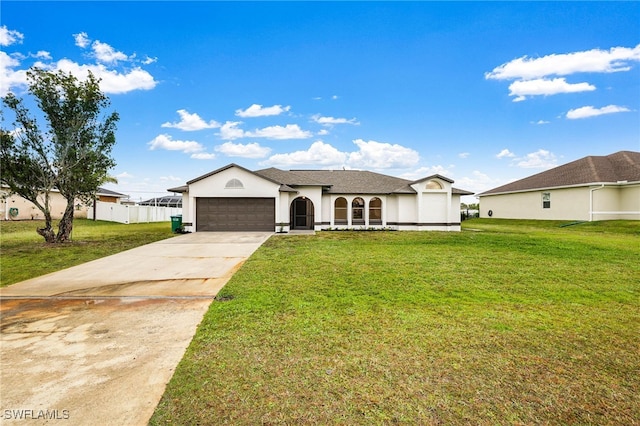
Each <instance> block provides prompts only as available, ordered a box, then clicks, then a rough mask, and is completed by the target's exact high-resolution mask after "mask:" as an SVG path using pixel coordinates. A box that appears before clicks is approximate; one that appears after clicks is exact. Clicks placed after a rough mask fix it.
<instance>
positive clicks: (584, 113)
mask: <svg viewBox="0 0 640 426" xmlns="http://www.w3.org/2000/svg"><path fill="white" fill-rule="evenodd" d="M629 111H631V110H630V109H629V108H627V107H622V106H617V105H608V106H605V107H602V108H594V107H593V106H583V107H581V108H576V109H572V110H570V111H569V112H567V118H568V119H570V120H575V119H579V118H589V117H596V116H598V115H604V114H615V113H618V112H629Z"/></svg>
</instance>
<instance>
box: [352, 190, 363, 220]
mask: <svg viewBox="0 0 640 426" xmlns="http://www.w3.org/2000/svg"><path fill="white" fill-rule="evenodd" d="M351 223H352V224H354V225H364V200H363V199H362V198H360V197H356V198H354V199H353V201H352V202H351Z"/></svg>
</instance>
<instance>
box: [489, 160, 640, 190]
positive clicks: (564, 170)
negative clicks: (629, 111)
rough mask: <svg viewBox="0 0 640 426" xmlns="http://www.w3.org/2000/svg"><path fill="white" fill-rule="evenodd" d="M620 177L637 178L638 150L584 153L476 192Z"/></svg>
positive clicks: (618, 179) (639, 172)
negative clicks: (591, 154) (605, 153)
mask: <svg viewBox="0 0 640 426" xmlns="http://www.w3.org/2000/svg"><path fill="white" fill-rule="evenodd" d="M623 181H629V182H638V181H640V152H635V151H619V152H616V153H614V154H610V155H606V156H588V157H584V158H581V159H579V160H576V161H572V162H570V163H567V164H564V165H562V166H558V167H555V168H553V169H550V170H547V171H544V172H541V173H538V174H535V175H533V176H529V177H526V178H524V179H520V180H517V181H515V182H511V183H508V184H506V185H502V186H499V187H497V188H493V189H490V190H489V191H486V192H483V193H481V194H479V195H491V194H500V193H507V192H521V191H531V190H536V189H545V188H554V187H563V186H576V185H586V184H591V183H617V182H623Z"/></svg>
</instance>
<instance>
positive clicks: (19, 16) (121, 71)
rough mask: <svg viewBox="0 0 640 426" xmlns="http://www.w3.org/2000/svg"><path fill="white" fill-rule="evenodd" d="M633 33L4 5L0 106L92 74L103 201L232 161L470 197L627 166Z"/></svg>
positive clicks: (337, 12) (327, 13) (423, 5)
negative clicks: (102, 157) (103, 102)
mask: <svg viewBox="0 0 640 426" xmlns="http://www.w3.org/2000/svg"><path fill="white" fill-rule="evenodd" d="M638 22H640V3H639V2H584V3H582V2H551V3H547V2H513V3H512V2H257V3H253V2H205V1H199V2H172V1H164V2H150V1H142V2H128V1H120V2H93V1H91V2H80V1H74V2H55V1H47V2H30V1H18V2H13V1H6V0H3V1H2V3H1V4H0V95H5V94H6V93H7V92H8V91H11V92H13V93H16V94H18V95H19V96H24V95H25V88H26V86H25V71H26V70H27V69H28V68H29V67H31V66H34V65H38V66H40V67H43V68H46V69H51V70H57V69H63V70H65V71H67V72H73V73H74V74H76V75H77V76H78V77H80V78H82V76H84V75H86V70H88V69H90V70H92V71H93V72H94V74H96V75H97V76H98V77H99V78H101V79H102V82H101V87H102V90H103V91H104V92H105V93H106V94H107V95H108V96H109V98H110V100H111V108H110V109H109V111H112V110H113V111H117V112H118V113H119V115H120V122H119V123H118V132H117V144H116V147H115V149H114V153H113V154H114V157H115V159H116V162H117V166H116V168H115V169H114V170H113V171H112V175H114V176H116V177H117V178H118V184H117V185H111V184H110V185H106V186H107V187H108V188H110V189H113V190H116V191H119V192H122V193H125V194H128V195H130V196H131V197H132V198H133V199H134V200H143V199H147V198H150V197H153V196H159V195H163V194H165V193H166V189H167V188H171V187H175V186H179V185H181V184H184V183H185V182H186V181H188V180H190V179H193V178H195V177H198V176H200V175H202V174H205V173H208V172H210V171H212V170H215V169H217V168H219V167H222V166H225V165H227V164H229V163H237V164H240V165H242V166H244V167H246V168H249V169H252V170H257V169H261V168H266V167H271V166H273V167H278V168H282V169H285V170H289V169H341V168H348V169H363V170H371V171H376V172H380V173H385V174H389V175H393V176H399V177H404V178H407V179H418V178H422V177H426V176H429V175H432V174H435V173H438V174H441V175H444V176H447V177H449V178H451V179H453V180H454V181H455V184H454V186H456V187H458V188H462V189H466V190H469V191H473V192H476V193H477V192H482V191H484V190H488V189H491V188H493V187H496V186H499V185H502V184H504V183H507V182H509V181H512V180H515V179H520V178H523V177H526V176H529V175H532V174H534V173H538V172H541V171H543V170H546V169H548V168H550V167H554V166H557V165H561V164H564V163H567V162H569V161H573V160H576V159H579V158H582V157H584V156H587V155H607V154H610V153H613V152H617V151H620V150H634V151H640V25H639V24H638ZM9 119H10V117H9V116H6V115H5V120H7V121H9V124H10V120H9ZM9 124H7V123H5V124H3V126H9ZM465 201H467V202H473V201H474V199H473V198H472V197H468V198H467V199H466V200H465Z"/></svg>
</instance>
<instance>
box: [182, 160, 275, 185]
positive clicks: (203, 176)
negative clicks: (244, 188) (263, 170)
mask: <svg viewBox="0 0 640 426" xmlns="http://www.w3.org/2000/svg"><path fill="white" fill-rule="evenodd" d="M233 167H235V168H238V169H240V170H242V171H245V172H247V173H250V174H252V175H254V176H258V177H259V178H262V179H266V180H268V181H270V182H272V183H277V184H282V182H278V181H276V180H274V179H271V178H269V177H268V176H262V175H260V174H258V173H256V172H252V171H251V170H249V169H246V168H244V167H242V166H239V165H237V164H235V163H231V164H228V165H226V166H224V167H220V168H219V169H217V170H214V171H212V172H209V173H207V174H204V175H202V176H199V177H197V178H195V179H191V180H190V181H188V182H187V186H189V185H191V184H193V183H196V182H198V181H201V180H203V179H206V178H208V177H211V176H213V175H216V174H218V173H221V172H223V171H225V170H228V169H230V168H233ZM173 189H179V188H173ZM175 192H179V191H175Z"/></svg>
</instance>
